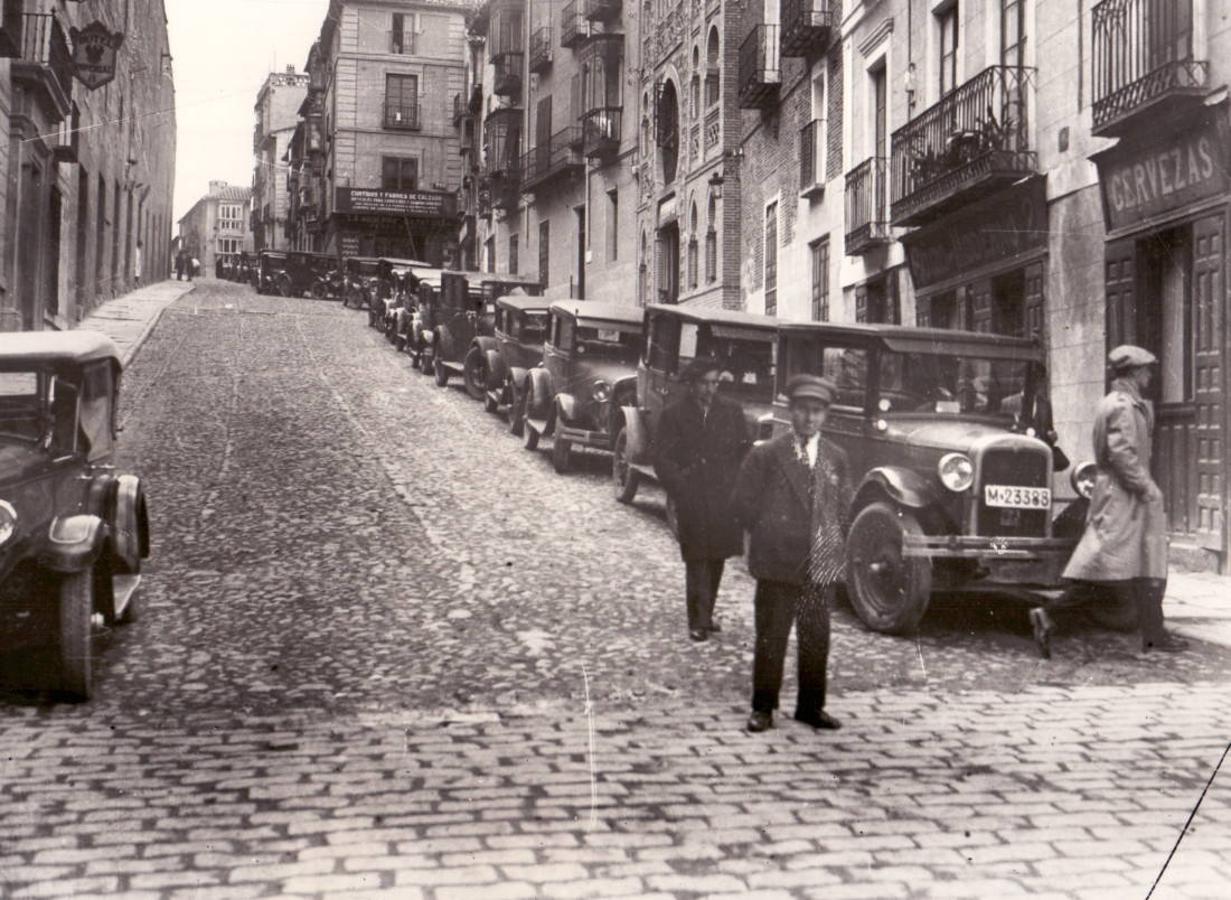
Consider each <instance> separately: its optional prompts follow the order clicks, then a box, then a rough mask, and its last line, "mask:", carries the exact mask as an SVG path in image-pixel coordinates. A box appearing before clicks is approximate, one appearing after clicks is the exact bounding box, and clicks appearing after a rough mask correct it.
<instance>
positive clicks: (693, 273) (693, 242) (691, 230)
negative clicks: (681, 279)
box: [688, 199, 699, 290]
mask: <svg viewBox="0 0 1231 900" xmlns="http://www.w3.org/2000/svg"><path fill="white" fill-rule="evenodd" d="M698 224H699V223H698V222H697V201H696V199H694V200H693V201H692V205H691V207H690V209H689V211H688V286H689V287H690V288H692V289H693V290H696V287H697V228H698Z"/></svg>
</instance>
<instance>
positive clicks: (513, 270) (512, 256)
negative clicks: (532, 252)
mask: <svg viewBox="0 0 1231 900" xmlns="http://www.w3.org/2000/svg"><path fill="white" fill-rule="evenodd" d="M509 273H510V274H511V275H516V274H517V235H515V234H510V235H509Z"/></svg>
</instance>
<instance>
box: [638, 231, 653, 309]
mask: <svg viewBox="0 0 1231 900" xmlns="http://www.w3.org/2000/svg"><path fill="white" fill-rule="evenodd" d="M649 274H650V263H649V241H648V240H647V239H646V236H645V232H644V231H643V232H641V256H640V258H639V262H638V263H637V303H638V304H640V305H641V306H645V304H646V301H647V299H648V298H649V294H650V279H649Z"/></svg>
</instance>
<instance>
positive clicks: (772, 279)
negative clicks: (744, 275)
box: [765, 200, 778, 316]
mask: <svg viewBox="0 0 1231 900" xmlns="http://www.w3.org/2000/svg"><path fill="white" fill-rule="evenodd" d="M777 312H778V201H776V200H775V201H774V202H773V203H771V204H769V206H767V207H765V315H767V316H772V315H774V314H776V313H777Z"/></svg>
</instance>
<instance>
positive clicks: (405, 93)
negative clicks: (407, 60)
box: [385, 75, 419, 128]
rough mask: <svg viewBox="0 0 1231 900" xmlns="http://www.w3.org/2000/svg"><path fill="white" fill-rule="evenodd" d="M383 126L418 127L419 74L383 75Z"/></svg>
mask: <svg viewBox="0 0 1231 900" xmlns="http://www.w3.org/2000/svg"><path fill="white" fill-rule="evenodd" d="M385 126H386V127H388V128H418V127H419V76H418V75H386V76H385Z"/></svg>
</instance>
